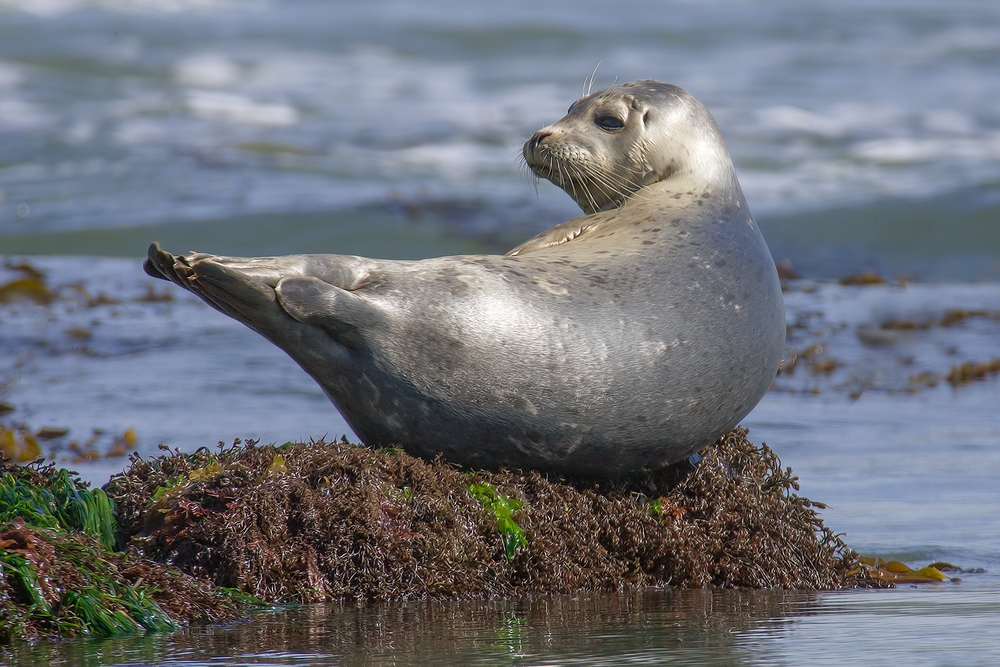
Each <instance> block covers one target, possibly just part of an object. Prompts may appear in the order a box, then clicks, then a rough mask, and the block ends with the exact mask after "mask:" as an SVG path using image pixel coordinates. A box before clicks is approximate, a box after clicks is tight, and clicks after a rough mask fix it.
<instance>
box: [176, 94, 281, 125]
mask: <svg viewBox="0 0 1000 667" xmlns="http://www.w3.org/2000/svg"><path fill="white" fill-rule="evenodd" d="M187 105H188V108H189V109H191V111H192V112H193V113H194V114H195V115H196V116H200V117H201V118H208V119H212V120H227V121H231V122H234V123H247V124H250V125H294V124H295V123H297V122H299V112H298V111H297V110H296V109H295V108H294V107H291V106H289V105H287V104H281V103H266V102H265V103H262V102H254V101H253V100H251V99H249V98H247V97H244V96H242V95H236V94H233V93H221V92H216V91H209V90H189V91H188V92H187Z"/></svg>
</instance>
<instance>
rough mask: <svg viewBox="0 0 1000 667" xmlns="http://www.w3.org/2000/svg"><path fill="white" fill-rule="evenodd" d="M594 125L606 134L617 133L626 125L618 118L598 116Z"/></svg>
mask: <svg viewBox="0 0 1000 667" xmlns="http://www.w3.org/2000/svg"><path fill="white" fill-rule="evenodd" d="M594 124H595V125H597V127H599V128H601V129H602V130H604V131H606V132H616V131H618V130H620V129H622V128H623V127H625V123H624V122H623V121H622V119H621V118H618V117H617V116H598V117H597V118H595V119H594Z"/></svg>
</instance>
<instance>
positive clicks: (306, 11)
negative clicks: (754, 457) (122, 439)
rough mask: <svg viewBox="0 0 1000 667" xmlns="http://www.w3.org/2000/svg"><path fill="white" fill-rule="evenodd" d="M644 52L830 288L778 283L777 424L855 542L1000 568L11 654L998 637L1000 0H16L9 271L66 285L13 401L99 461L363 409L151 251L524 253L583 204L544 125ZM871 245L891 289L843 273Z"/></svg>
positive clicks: (898, 656) (242, 655)
mask: <svg viewBox="0 0 1000 667" xmlns="http://www.w3.org/2000/svg"><path fill="white" fill-rule="evenodd" d="M639 78H656V79H660V80H665V81H669V82H671V83H675V84H678V85H681V86H683V87H685V88H687V89H688V90H690V91H691V92H692V93H693V94H695V95H696V96H697V97H698V98H699V99H701V100H702V101H703V102H704V103H705V104H706V105H707V106H708V107H709V109H710V110H711V111H712V113H713V114H714V115H715V117H716V119H717V120H718V122H719V125H720V127H721V129H722V131H723V134H724V135H725V137H726V140H727V143H728V146H729V148H730V151H731V153H732V155H733V158H734V161H735V163H736V167H737V171H738V174H739V177H740V180H741V183H742V185H743V188H744V191H745V193H746V196H747V199H748V201H749V203H750V206H751V208H752V210H753V211H754V212H755V214H756V217H757V220H758V222H759V224H760V226H761V228H762V230H763V231H764V234H765V236H766V238H767V240H768V243H769V245H770V247H771V249H772V254H773V255H774V256H775V259H776V260H778V261H782V260H785V259H788V260H789V261H790V262H791V265H792V267H793V268H794V269H795V270H796V271H797V272H798V273H799V274H801V275H802V276H804V280H802V281H798V282H795V283H793V284H792V289H791V290H790V291H789V292H788V293H787V294H786V310H787V313H788V323H789V340H788V345H789V354H788V355H787V356H788V358H792V357H793V356H794V358H796V359H798V360H799V361H798V363H797V365H796V368H795V369H794V372H793V373H792V374H783V375H781V376H779V378H778V379H777V381H776V383H775V387H774V389H773V390H772V391H771V392H769V393H768V395H767V396H766V397H765V398H764V400H763V401H762V402H761V404H760V405H759V406H758V407H757V409H756V410H755V411H754V412H753V413H751V415H750V416H749V417H748V418H747V420H746V422H745V423H746V425H748V426H749V427H750V429H751V438H752V439H754V440H755V441H766V442H767V443H768V444H769V445H770V446H771V447H772V448H774V449H775V450H776V451H777V452H778V453H779V455H781V456H782V460H783V461H784V463H785V464H787V465H790V466H791V467H792V468H793V469H794V470H795V472H796V473H797V474H798V475H799V477H800V482H801V484H802V493H803V494H804V495H806V496H808V497H810V498H813V499H816V500H819V501H823V502H826V503H828V504H829V505H830V507H829V509H828V510H825V511H824V518H825V520H826V521H827V523H828V525H830V526H832V527H833V528H834V529H836V530H838V531H843V532H844V533H846V537H845V539H846V540H847V542H848V543H849V544H851V545H852V546H853V547H854V548H856V549H858V550H859V551H862V552H864V553H872V554H875V553H877V554H879V555H883V556H887V557H893V558H899V559H901V560H904V561H907V562H909V563H911V564H916V565H920V564H926V563H928V562H931V561H934V560H947V561H951V562H953V563H955V564H956V565H959V566H961V567H964V568H967V569H973V570H974V569H982V570H984V571H983V572H972V573H968V574H962V575H961V577H962V581H961V582H960V583H946V584H941V585H934V586H927V587H922V588H919V589H917V588H903V589H899V590H895V591H872V592H839V593H834V594H819V595H816V594H801V593H775V592H770V593H768V592H761V593H724V592H712V591H695V592H676V591H673V592H671V591H665V592H663V591H661V592H655V591H651V592H645V593H641V594H635V595H597V596H582V597H576V598H563V597H556V598H542V599H531V600H511V601H503V602H496V603H440V604H438V603H435V604H425V603H409V604H406V605H401V604H397V605H393V604H387V605H362V606H352V605H344V606H332V607H308V608H300V609H294V610H284V611H276V612H273V613H268V614H262V615H259V616H257V617H255V618H254V619H253V620H252V621H251V622H250V623H247V624H241V625H237V626H233V627H221V628H207V629H205V628H197V629H192V630H189V631H185V632H182V633H178V634H175V635H169V636H162V635H153V636H147V637H133V638H127V639H120V640H114V641H101V642H97V641H81V642H60V643H49V642H42V643H40V644H35V645H20V646H18V647H15V648H14V649H13V652H12V653H10V655H9V658H10V660H11V661H12V662H11V664H46V663H50V664H73V665H81V664H95V665H96V664H172V665H185V666H191V665H200V664H209V663H211V664H219V663H222V664H280V665H285V664H317V665H320V664H322V665H327V664H420V663H422V662H431V661H433V662H434V663H435V664H477V663H478V664H525V665H527V664H564V665H568V664H658V663H662V664H748V665H753V664H789V665H792V664H845V663H852V664H853V663H856V664H876V663H881V664H889V663H896V662H903V661H906V662H907V663H908V664H928V665H932V664H996V663H997V662H998V661H1000V643H998V642H997V640H996V639H995V637H996V636H997V634H996V633H997V630H998V626H1000V579H998V578H997V576H996V574H994V573H995V572H997V571H1000V570H998V568H1000V519H998V517H1000V511H998V509H1000V491H998V488H1000V487H998V486H997V485H996V482H995V480H996V479H997V475H998V472H1000V377H998V375H997V374H990V373H987V374H986V376H985V377H984V378H982V379H979V380H975V381H972V382H968V383H961V384H959V383H955V384H954V385H953V384H952V383H949V382H948V380H947V376H948V374H949V373H950V372H951V370H952V368H953V367H955V366H957V365H960V364H962V363H966V362H970V363H979V362H988V361H989V360H991V359H994V358H998V357H1000V85H998V83H997V82H998V81H1000V5H997V4H996V3H993V2H988V1H986V0H982V1H973V0H955V1H953V2H949V3H947V5H944V4H942V3H935V2H921V1H917V0H893V1H889V0H884V1H877V0H876V1H874V2H860V1H855V2H851V1H848V2H839V3H824V4H822V5H820V4H804V3H796V2H790V1H781V0H773V1H768V0H757V1H745V2H738V1H735V0H725V1H724V0H717V1H706V2H695V1H689V2H679V1H678V2H666V1H661V2H653V1H650V2H630V3H626V4H619V5H615V6H611V5H608V4H607V3H599V2H590V1H580V2H567V1H565V0H556V1H554V2H550V3H527V2H518V1H514V2H505V3H496V4H489V5H487V4H485V3H467V2H466V3H459V2H445V1H443V0H428V1H426V2H422V3H419V4H418V3H405V2H388V1H369V2H347V1H344V2H330V1H320V0H283V1H282V2H278V1H277V0H273V1H268V0H246V1H239V0H0V260H4V261H5V262H6V264H7V265H8V266H6V267H4V268H0V285H2V284H4V283H5V282H6V281H8V280H11V279H13V278H15V277H17V276H18V275H20V273H19V272H18V271H17V270H16V268H15V267H16V264H17V263H18V262H21V261H25V260H26V261H28V262H30V263H31V264H32V265H33V266H35V267H36V268H38V269H41V270H42V271H44V273H45V275H46V281H47V284H48V285H49V286H51V287H52V288H53V289H54V290H55V291H56V299H55V300H54V301H53V302H52V303H51V304H50V305H48V306H38V305H35V304H33V303H32V302H27V301H19V302H16V303H10V304H0V401H4V402H6V403H9V404H10V405H11V406H13V407H14V412H13V413H11V414H10V415H9V416H8V417H5V419H7V420H8V421H16V422H20V423H26V424H30V425H31V426H32V427H34V428H41V427H59V428H64V429H68V433H67V435H66V436H64V437H62V438H57V439H55V440H52V441H50V442H48V443H46V444H45V447H46V451H47V453H49V454H50V455H51V456H53V457H54V458H55V459H56V460H57V461H60V462H62V463H64V464H65V465H69V466H71V467H74V468H76V469H78V470H80V471H81V473H82V474H83V475H84V476H85V477H87V478H88V479H91V480H93V481H94V482H96V483H98V484H100V483H103V481H105V480H106V479H107V478H108V476H109V475H110V474H112V473H113V472H115V471H117V470H121V468H122V467H123V466H124V465H125V463H126V462H125V460H124V459H122V458H118V457H106V456H104V454H105V453H106V452H107V451H108V449H109V448H110V447H111V444H112V442H113V441H114V439H115V438H116V437H119V436H121V434H123V433H124V432H125V430H126V429H133V430H134V432H135V434H136V435H137V438H138V441H137V444H136V446H135V448H136V449H137V450H138V451H139V452H140V453H141V454H143V455H154V454H155V453H156V452H157V445H159V444H163V445H165V446H169V447H179V448H181V449H188V450H190V449H194V448H196V447H198V446H212V445H214V444H215V443H216V442H218V441H220V440H224V441H231V440H232V439H233V438H235V437H241V438H260V439H262V440H263V441H265V442H284V441H286V440H297V439H306V438H309V437H320V436H323V435H327V436H329V437H337V436H339V435H341V434H342V433H348V434H349V429H348V428H347V426H346V424H345V423H344V422H343V420H342V419H341V418H340V416H339V415H338V414H337V413H336V411H335V410H334V409H333V408H332V406H331V405H330V404H329V402H328V401H327V400H326V398H325V397H324V396H323V395H322V393H321V392H320V391H319V389H318V387H317V386H315V384H314V383H313V382H312V381H311V380H310V379H309V378H308V377H307V376H306V375H305V374H304V373H302V371H301V370H300V369H299V368H298V367H297V366H295V364H294V363H293V362H292V361H291V360H290V359H288V358H287V357H285V356H284V354H283V353H281V352H280V351H279V350H277V349H276V348H273V347H272V346H270V345H269V344H268V343H266V341H264V340H263V339H260V338H259V337H257V336H256V335H255V334H253V333H252V332H249V331H248V330H245V329H244V328H243V327H241V326H240V325H238V324H236V323H235V322H232V321H230V320H228V319H227V318H225V317H223V316H221V315H218V314H217V313H215V312H214V311H211V310H209V309H208V308H206V307H205V306H203V305H202V304H201V303H200V302H198V301H197V300H195V299H193V298H192V297H190V296H189V295H186V294H183V293H180V290H177V289H171V287H170V286H169V285H167V284H166V283H160V282H156V281H153V280H151V279H149V278H147V277H145V275H144V274H143V273H142V271H141V268H140V258H141V257H142V255H143V254H144V252H145V248H146V246H147V245H148V244H149V242H150V241H152V240H160V241H161V242H163V243H164V245H165V247H167V248H168V249H171V250H174V251H178V252H180V251H184V250H188V249H197V250H202V251H209V252H217V253H224V254H230V255H268V254H286V253H295V252H338V253H357V254H364V255H369V256H376V257H389V258H419V257H429V256H436V255H442V254H456V253H466V252H502V251H504V250H507V249H509V248H510V247H512V246H513V245H515V244H517V243H518V242H519V241H521V240H523V239H525V238H526V237H528V236H530V235H533V234H534V233H536V232H538V231H541V230H542V229H545V228H548V227H550V226H552V225H553V224H556V223H558V222H561V221H563V220H566V219H568V218H570V217H574V216H576V215H578V210H577V209H576V208H575V205H574V204H573V203H572V202H571V201H570V200H569V198H568V197H567V196H566V195H565V194H564V193H562V192H560V191H558V190H557V189H556V188H555V187H554V186H551V185H550V184H548V183H546V182H542V183H537V184H536V183H534V182H533V181H532V180H531V179H529V178H528V177H527V176H526V174H525V173H524V171H523V169H522V168H521V167H520V161H519V154H520V146H521V144H522V143H523V141H524V140H525V139H526V138H527V137H528V136H530V135H531V133H532V132H533V131H534V130H536V129H538V128H539V127H541V126H543V125H546V124H548V123H550V122H552V121H553V120H555V119H557V118H558V117H560V116H561V115H562V114H563V113H564V112H565V110H566V108H567V107H568V106H569V104H570V103H571V102H572V101H573V100H574V99H576V98H577V97H579V96H580V95H581V94H583V93H584V92H586V90H587V89H588V86H589V82H590V81H591V79H593V87H594V88H595V89H597V88H600V87H603V86H605V85H609V84H611V83H612V82H615V81H618V82H621V81H627V80H633V79H639ZM866 269H871V270H875V271H878V272H879V273H881V274H882V275H884V276H885V277H886V278H888V279H889V280H890V284H888V285H881V286H872V287H853V286H840V285H838V284H836V282H835V279H837V278H840V277H843V276H846V275H848V274H853V273H857V272H860V271H863V270H866ZM900 277H906V278H907V279H908V280H914V281H915V282H906V283H904V284H900V283H899V282H897V279H898V278H900ZM150 290H152V291H150ZM168 299H169V300H168ZM956 310H961V311H964V313H965V315H966V317H964V318H959V319H958V320H955V318H954V312H955V311H956ZM949 312H951V313H952V314H951V315H949ZM900 323H910V325H912V326H906V325H905V324H904V325H901V324H900ZM944 323H947V326H946V325H945V324H944ZM793 351H794V355H793ZM826 362H830V363H826ZM824 363H826V365H825V366H824V365H823V364H824ZM814 366H815V368H814ZM73 442H76V443H77V447H76V449H73V448H72V447H71V443H73ZM88 448H89V449H92V450H93V451H94V452H96V453H97V454H98V455H99V456H98V458H97V459H96V460H89V461H81V460H79V451H80V450H81V449H88ZM6 660H7V658H6V657H3V656H0V661H6Z"/></svg>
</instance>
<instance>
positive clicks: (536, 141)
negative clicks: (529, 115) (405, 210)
mask: <svg viewBox="0 0 1000 667" xmlns="http://www.w3.org/2000/svg"><path fill="white" fill-rule="evenodd" d="M551 135H552V133H551V132H548V131H545V130H539V131H538V132H535V133H534V134H533V135H531V139H529V140H528V143H529V144H530V145H531V147H532V148H537V147H538V146H539V145H540V144H541V143H542V142H543V141H544V140H545V139H546V138H547V137H549V136H551Z"/></svg>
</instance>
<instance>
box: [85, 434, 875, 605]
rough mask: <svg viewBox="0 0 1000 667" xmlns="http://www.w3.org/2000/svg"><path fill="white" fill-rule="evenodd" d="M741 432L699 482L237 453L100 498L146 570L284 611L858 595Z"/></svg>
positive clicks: (334, 451) (360, 453) (846, 554)
mask: <svg viewBox="0 0 1000 667" xmlns="http://www.w3.org/2000/svg"><path fill="white" fill-rule="evenodd" d="M746 434H747V432H746V430H745V429H735V430H734V431H732V432H730V433H729V434H728V435H726V436H725V437H723V438H722V439H720V440H719V442H718V443H716V444H715V445H713V446H712V447H710V448H708V449H707V450H705V451H704V452H703V460H702V461H701V462H700V463H699V464H698V465H697V466H695V467H693V468H692V467H691V466H690V465H688V464H682V465H680V466H675V467H673V468H670V469H666V470H664V471H660V472H659V473H657V474H655V475H651V476H649V477H646V478H644V479H633V480H626V481H619V482H617V483H608V482H594V481H587V480H564V479H553V478H550V477H546V476H544V475H541V474H538V473H534V472H528V473H520V472H510V471H500V472H462V471H460V470H457V469H456V468H454V467H453V466H451V465H449V464H448V463H445V462H444V461H441V460H437V461H433V462H426V461H422V460H420V459H416V458H413V457H411V456H408V455H407V454H405V453H403V452H401V451H398V450H372V449H368V448H365V447H361V446H358V445H353V444H350V443H347V442H346V441H343V442H336V443H328V442H313V443H309V444H301V443H299V444H292V443H289V444H286V445H283V446H280V447H275V446H258V445H256V444H255V443H253V442H244V443H243V444H239V443H234V445H233V446H232V447H228V448H227V447H223V446H221V445H220V448H219V449H218V451H212V450H209V449H207V448H202V449H200V450H198V451H196V452H195V453H193V454H183V453H180V452H176V451H175V452H173V453H168V454H165V455H162V456H159V457H157V458H154V459H150V460H145V459H141V458H138V457H135V458H133V460H132V465H131V466H130V467H129V469H128V470H127V471H125V472H124V473H122V474H121V475H117V476H115V477H114V478H112V480H111V481H110V482H109V483H108V484H107V485H106V486H105V490H106V491H107V493H108V495H109V496H110V497H111V498H112V499H113V500H114V501H115V503H116V504H117V507H118V520H119V526H120V529H119V530H120V533H119V540H120V541H121V542H122V543H127V544H128V545H129V549H131V550H133V551H134V552H135V553H136V554H137V555H142V556H145V557H147V558H150V559H153V560H156V561H158V562H161V563H168V564H170V565H173V566H176V567H177V568H179V569H181V570H182V571H184V572H186V573H188V574H191V575H193V576H195V577H202V578H207V579H209V580H211V581H212V582H213V583H214V584H216V585H219V586H226V587H232V588H236V589H239V590H240V591H243V592H244V593H246V594H249V595H253V596H256V597H258V598H262V599H264V600H268V601H273V602H307V601H318V600H324V599H331V598H365V599H371V598H375V599H398V598H440V597H494V596H504V595H513V594H522V593H543V592H569V591H584V590H609V589H622V588H627V587H641V586H665V585H672V586H689V587H690V586H694V587H702V586H721V587H752V588H789V589H792V588H794V589H832V588H838V587H843V586H845V585H859V584H861V583H863V582H862V581H861V580H860V579H858V578H857V577H858V576H859V571H858V569H857V562H856V558H857V557H856V554H854V553H853V552H852V551H850V550H849V549H847V547H846V546H845V545H844V543H843V542H842V541H841V540H840V539H839V538H838V537H837V536H836V535H834V534H833V533H832V532H831V531H830V530H828V529H827V528H826V527H825V526H824V525H823V522H822V520H821V519H820V517H819V516H818V514H817V513H816V512H815V510H814V509H813V506H814V503H811V502H810V501H809V500H807V499H805V498H802V497H800V496H798V495H796V494H795V493H794V491H795V490H797V489H798V485H797V483H796V480H795V478H794V477H792V476H791V471H790V470H789V469H783V468H782V467H781V464H780V461H779V460H778V458H777V457H776V456H775V455H774V453H773V452H772V451H771V450H770V449H768V448H767V446H766V445H764V446H761V447H756V446H754V445H753V444H752V443H750V442H749V441H748V440H747V438H746ZM820 507H821V505H820Z"/></svg>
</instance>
